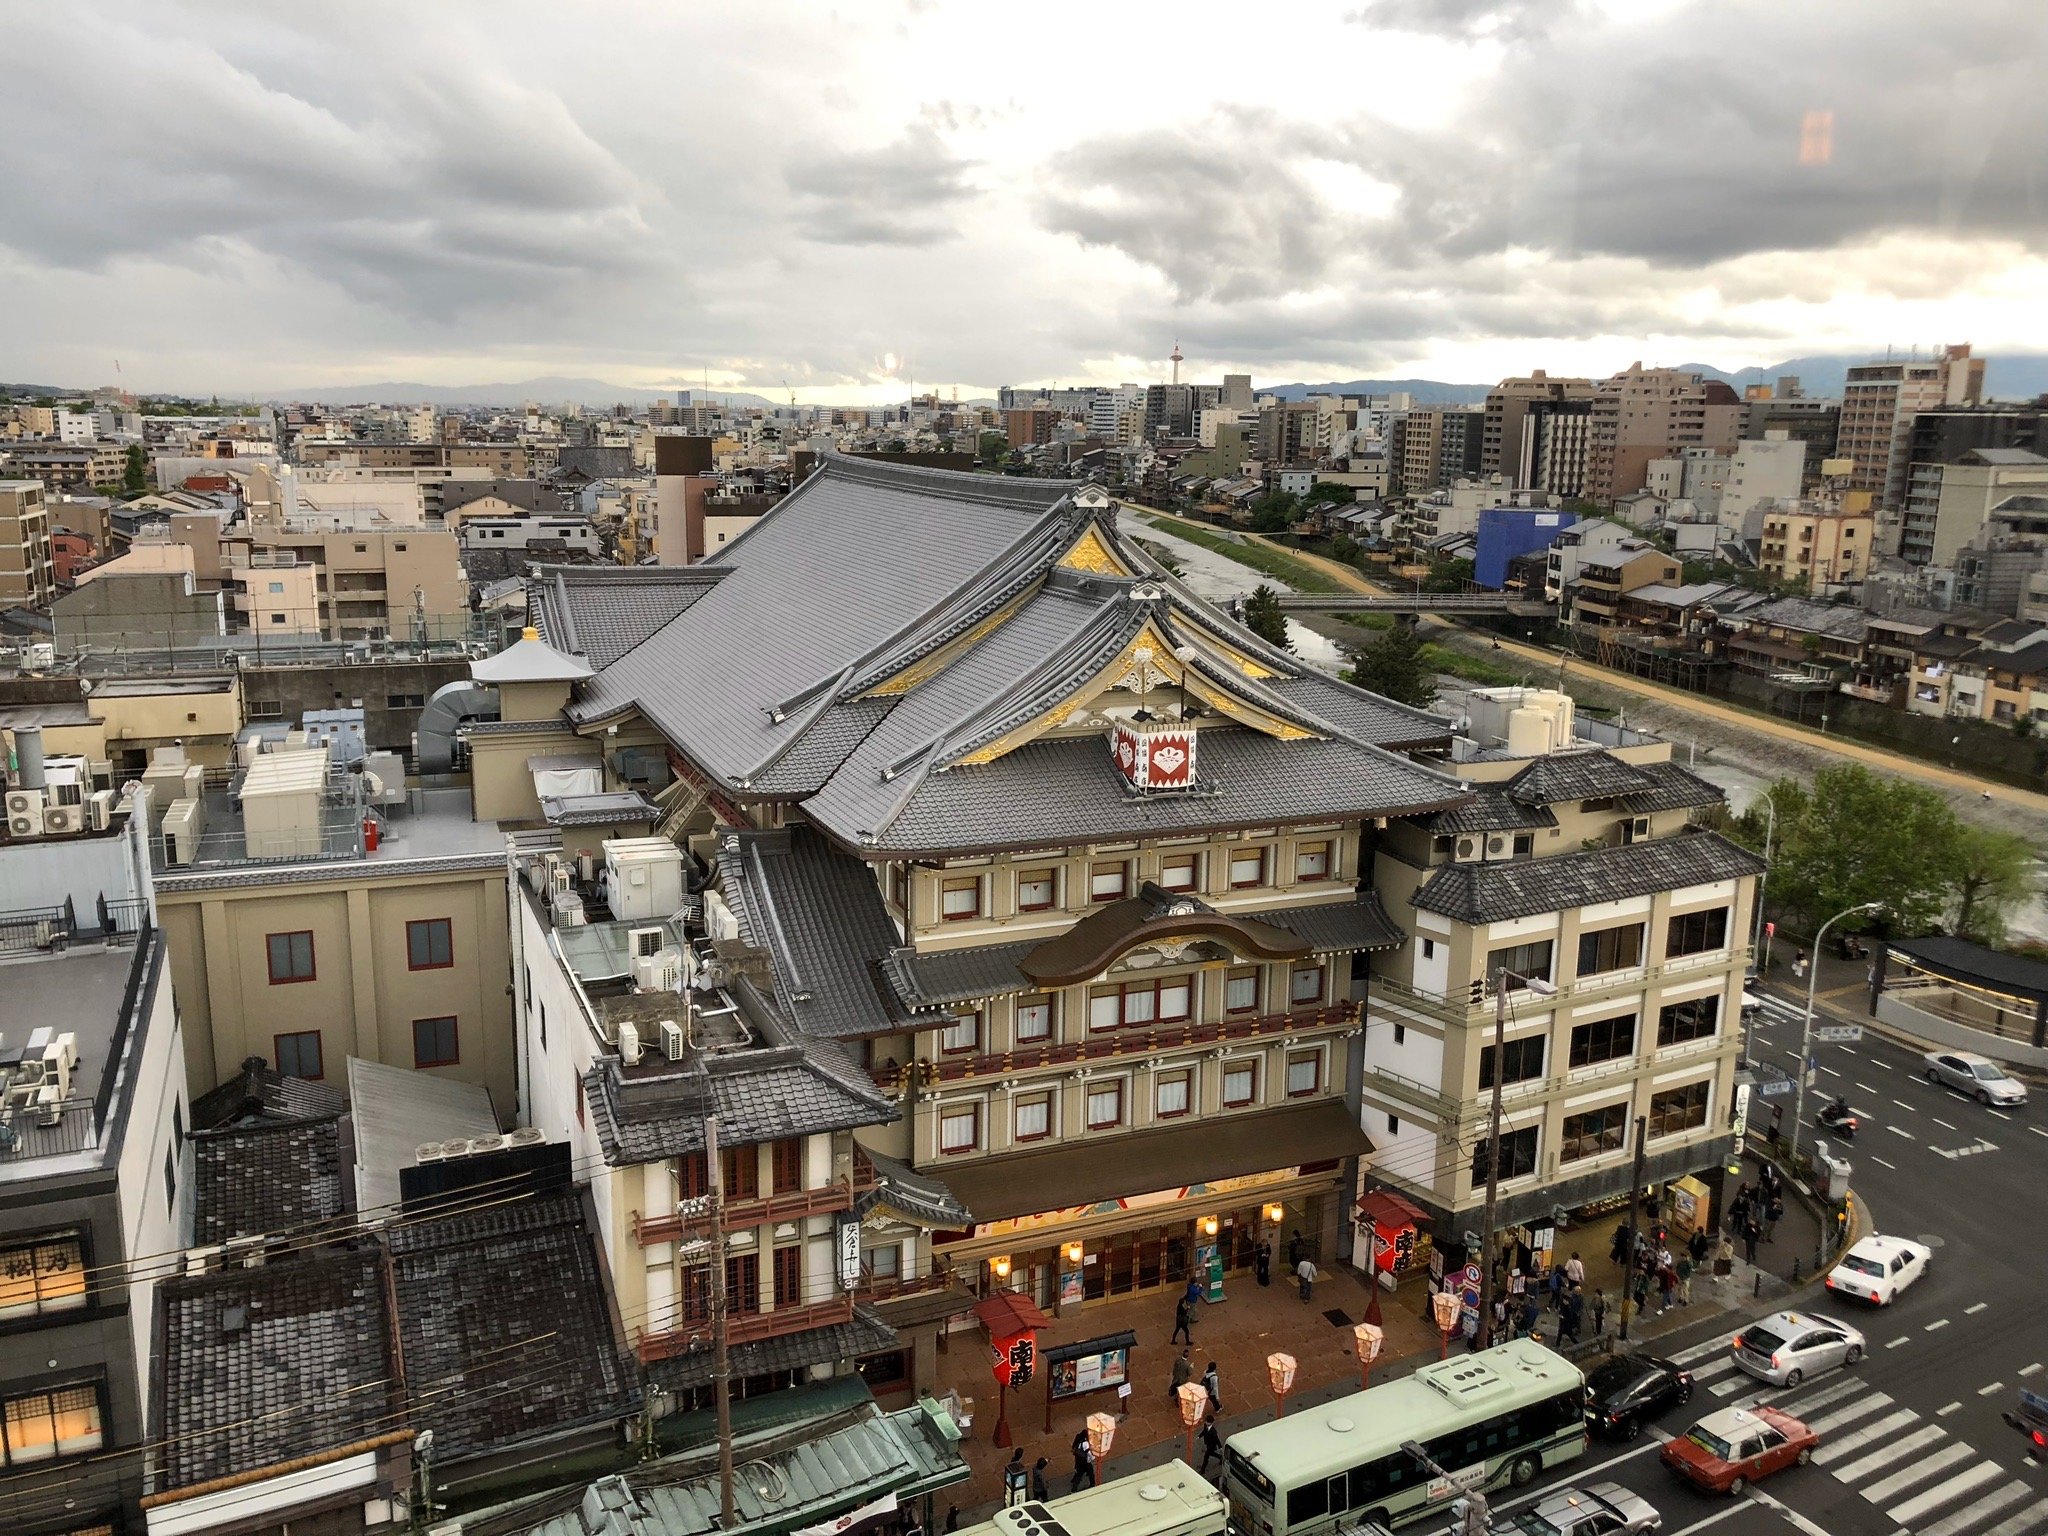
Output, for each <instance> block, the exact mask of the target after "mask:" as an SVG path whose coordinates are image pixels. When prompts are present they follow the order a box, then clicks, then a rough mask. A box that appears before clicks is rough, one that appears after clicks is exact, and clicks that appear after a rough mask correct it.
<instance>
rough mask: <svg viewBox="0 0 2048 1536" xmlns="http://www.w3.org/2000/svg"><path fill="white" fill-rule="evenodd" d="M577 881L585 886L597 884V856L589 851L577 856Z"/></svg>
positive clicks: (586, 850)
mask: <svg viewBox="0 0 2048 1536" xmlns="http://www.w3.org/2000/svg"><path fill="white" fill-rule="evenodd" d="M576 879H577V880H578V881H579V882H580V883H581V884H584V885H595V884H596V883H597V855H596V854H594V853H592V852H590V851H589V850H588V849H585V850H584V851H583V852H582V853H579V854H577V855H576Z"/></svg>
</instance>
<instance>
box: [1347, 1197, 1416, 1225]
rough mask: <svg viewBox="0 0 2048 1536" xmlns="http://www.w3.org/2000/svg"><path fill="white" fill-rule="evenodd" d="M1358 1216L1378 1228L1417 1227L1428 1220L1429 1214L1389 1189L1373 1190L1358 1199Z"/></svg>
mask: <svg viewBox="0 0 2048 1536" xmlns="http://www.w3.org/2000/svg"><path fill="white" fill-rule="evenodd" d="M1358 1215H1359V1219H1360V1220H1363V1221H1370V1222H1372V1223H1373V1224H1374V1225H1376V1226H1379V1227H1393V1228H1397V1229H1398V1228H1401V1227H1419V1226H1422V1225H1423V1224H1425V1223H1426V1222H1427V1221H1428V1220H1429V1212H1427V1211H1425V1210H1424V1209H1423V1208H1422V1207H1421V1206H1419V1205H1417V1204H1416V1203H1415V1202H1414V1201H1412V1200H1404V1199H1403V1198H1402V1197H1401V1196H1399V1195H1397V1194H1395V1193H1394V1192H1393V1191H1392V1190H1391V1189H1375V1190H1373V1191H1372V1192H1371V1193H1370V1194H1365V1195H1360V1196H1359V1197H1358Z"/></svg>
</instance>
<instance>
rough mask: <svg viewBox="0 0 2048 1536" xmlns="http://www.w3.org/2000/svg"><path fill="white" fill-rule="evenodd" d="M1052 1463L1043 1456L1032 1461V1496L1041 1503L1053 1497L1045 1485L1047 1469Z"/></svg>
mask: <svg viewBox="0 0 2048 1536" xmlns="http://www.w3.org/2000/svg"><path fill="white" fill-rule="evenodd" d="M1051 1465H1052V1463H1051V1462H1049V1461H1047V1460H1046V1459H1045V1458H1044V1457H1043V1456H1041V1457H1039V1458H1038V1460H1036V1461H1034V1462H1033V1463H1031V1497H1032V1498H1034V1499H1036V1500H1037V1501H1038V1502H1039V1503H1041V1504H1043V1503H1044V1502H1045V1501H1046V1500H1047V1499H1049V1498H1051V1497H1052V1494H1051V1492H1050V1491H1049V1490H1048V1489H1047V1488H1046V1486H1045V1469H1046V1468H1047V1467H1049V1466H1051Z"/></svg>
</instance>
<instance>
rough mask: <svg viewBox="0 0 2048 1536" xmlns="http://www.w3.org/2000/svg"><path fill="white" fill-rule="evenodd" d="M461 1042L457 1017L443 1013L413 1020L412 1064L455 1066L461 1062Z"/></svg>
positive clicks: (416, 1065)
mask: <svg viewBox="0 0 2048 1536" xmlns="http://www.w3.org/2000/svg"><path fill="white" fill-rule="evenodd" d="M461 1061H462V1048H461V1042H460V1041H459V1040H458V1039H457V1038H456V1028H455V1017H454V1015H453V1014H445V1013H444V1014H441V1015H439V1016H438V1017H436V1018H431V1019H414V1020H413V1021H412V1064H413V1065H414V1066H415V1067H453V1066H458V1065H460V1064H461Z"/></svg>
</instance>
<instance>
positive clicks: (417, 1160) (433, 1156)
mask: <svg viewBox="0 0 2048 1536" xmlns="http://www.w3.org/2000/svg"><path fill="white" fill-rule="evenodd" d="M447 1156H448V1154H447V1153H446V1152H444V1151H443V1150H442V1149H441V1143H440V1142H438V1141H423V1142H421V1143H420V1144H419V1145H418V1146H417V1147H415V1148H413V1154H412V1160H413V1163H414V1165H415V1166H420V1165H424V1164H426V1163H438V1162H442V1161H444V1160H445V1159H446V1158H447Z"/></svg>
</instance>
